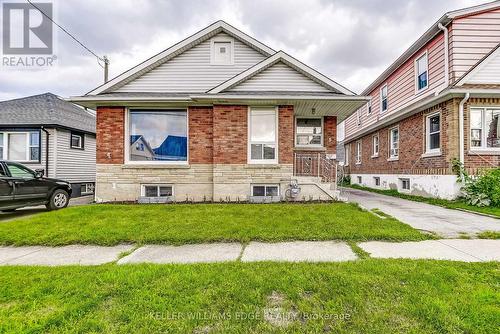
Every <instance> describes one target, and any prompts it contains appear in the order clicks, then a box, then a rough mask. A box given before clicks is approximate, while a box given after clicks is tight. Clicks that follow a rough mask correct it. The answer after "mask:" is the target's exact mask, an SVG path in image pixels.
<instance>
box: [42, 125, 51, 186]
mask: <svg viewBox="0 0 500 334" xmlns="http://www.w3.org/2000/svg"><path fill="white" fill-rule="evenodd" d="M41 129H42V131H43V132H45V177H49V136H50V133H49V132H48V131H47V130H45V128H44V127H43V126H42V127H41Z"/></svg>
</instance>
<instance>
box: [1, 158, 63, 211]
mask: <svg viewBox="0 0 500 334" xmlns="http://www.w3.org/2000/svg"><path fill="white" fill-rule="evenodd" d="M70 197H71V186H70V184H69V182H66V181H63V180H58V179H50V178H46V177H43V170H36V171H33V170H31V169H29V168H28V167H26V166H24V165H21V164H20V163H17V162H12V161H0V210H1V211H13V210H15V209H18V208H22V207H25V206H34V205H42V204H44V205H45V206H46V207H47V209H49V210H57V209H62V208H65V207H66V206H67V205H68V203H69V199H70Z"/></svg>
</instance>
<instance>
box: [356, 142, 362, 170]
mask: <svg viewBox="0 0 500 334" xmlns="http://www.w3.org/2000/svg"><path fill="white" fill-rule="evenodd" d="M360 163H361V140H358V141H357V142H356V164H358V165H359V164H360Z"/></svg>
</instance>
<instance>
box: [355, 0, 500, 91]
mask: <svg viewBox="0 0 500 334" xmlns="http://www.w3.org/2000/svg"><path fill="white" fill-rule="evenodd" d="M496 8H500V1H498V0H497V1H492V2H489V3H486V4H482V5H478V6H472V7H467V8H463V9H458V10H454V11H450V12H447V13H445V14H444V15H443V16H442V17H441V18H440V19H439V20H437V21H436V22H435V23H434V24H433V25H432V26H431V27H430V28H429V29H428V30H427V31H426V32H425V33H424V34H423V35H422V36H420V38H419V39H418V40H416V41H415V42H414V43H413V44H412V45H411V46H410V47H409V48H408V49H407V50H406V51H405V52H404V53H403V54H402V55H401V56H399V57H398V58H397V59H396V60H395V61H394V62H393V63H392V64H391V65H390V66H389V67H388V68H387V69H386V70H385V71H384V72H382V74H380V76H379V77H378V78H377V79H375V81H373V82H372V83H371V84H370V85H369V86H368V87H366V89H365V90H364V91H363V92H362V93H361V95H368V94H370V93H371V92H372V91H373V90H374V89H375V88H377V87H378V86H379V85H380V84H382V83H383V82H384V81H385V80H387V78H388V77H389V76H390V75H391V74H392V73H394V71H396V70H397V69H398V68H399V67H400V66H401V65H403V64H404V63H405V62H406V61H407V60H408V59H410V58H411V57H412V56H413V55H414V54H415V53H416V52H418V51H419V50H420V49H421V48H422V47H423V46H424V45H425V44H427V43H428V42H429V41H430V40H432V39H433V38H434V37H435V36H436V35H437V34H439V33H440V32H441V31H442V30H441V29H439V24H442V25H443V26H447V25H448V24H450V22H451V21H453V20H454V19H457V18H460V17H464V16H469V15H473V14H477V13H481V12H484V11H488V10H492V9H496Z"/></svg>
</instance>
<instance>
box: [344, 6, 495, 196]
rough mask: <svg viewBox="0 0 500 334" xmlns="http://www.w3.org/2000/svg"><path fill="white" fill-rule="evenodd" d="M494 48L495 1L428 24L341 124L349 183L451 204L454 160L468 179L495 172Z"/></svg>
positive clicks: (454, 189)
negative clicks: (471, 175)
mask: <svg viewBox="0 0 500 334" xmlns="http://www.w3.org/2000/svg"><path fill="white" fill-rule="evenodd" d="M395 29H396V28H395ZM499 43H500V2H499V1H495V2H491V3H488V4H484V5H480V6H475V7H470V8H465V9H461V10H456V11H453V12H449V13H446V14H445V15H444V16H443V17H441V18H440V19H439V20H438V21H437V22H436V23H435V24H433V25H432V26H431V27H430V28H429V29H428V30H427V32H426V33H425V34H424V35H422V36H421V37H420V38H419V39H418V40H417V41H416V42H415V43H414V44H413V45H412V46H411V47H410V48H409V49H408V50H407V51H405V52H404V54H403V55H401V56H400V57H399V58H398V59H397V60H396V61H395V62H394V63H393V64H392V65H391V66H390V67H389V68H387V69H386V70H385V71H384V72H383V73H382V75H380V76H379V77H378V78H377V79H376V80H375V81H374V82H373V83H372V84H370V85H369V86H368V88H366V90H365V91H364V92H363V93H362V95H367V96H370V97H371V101H370V102H369V103H367V104H366V105H364V106H363V107H362V108H360V109H359V110H358V111H357V112H356V113H354V114H353V115H351V116H350V117H349V118H348V119H347V120H346V123H345V135H346V138H345V143H346V146H345V151H346V163H347V164H348V165H349V168H350V173H351V182H352V183H354V184H359V185H364V186H368V187H373V188H379V189H389V188H391V189H398V190H399V191H401V192H407V193H411V194H415V195H423V196H431V197H441V198H446V199H451V198H454V197H456V196H457V194H459V190H460V184H459V183H457V176H456V174H455V172H454V171H453V168H452V167H453V161H454V160H455V159H456V160H457V161H459V162H461V163H462V165H463V166H464V167H465V168H466V170H467V171H468V172H469V173H477V172H478V171H479V170H482V169H486V168H498V167H500V45H499ZM374 52H376V50H374Z"/></svg>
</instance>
